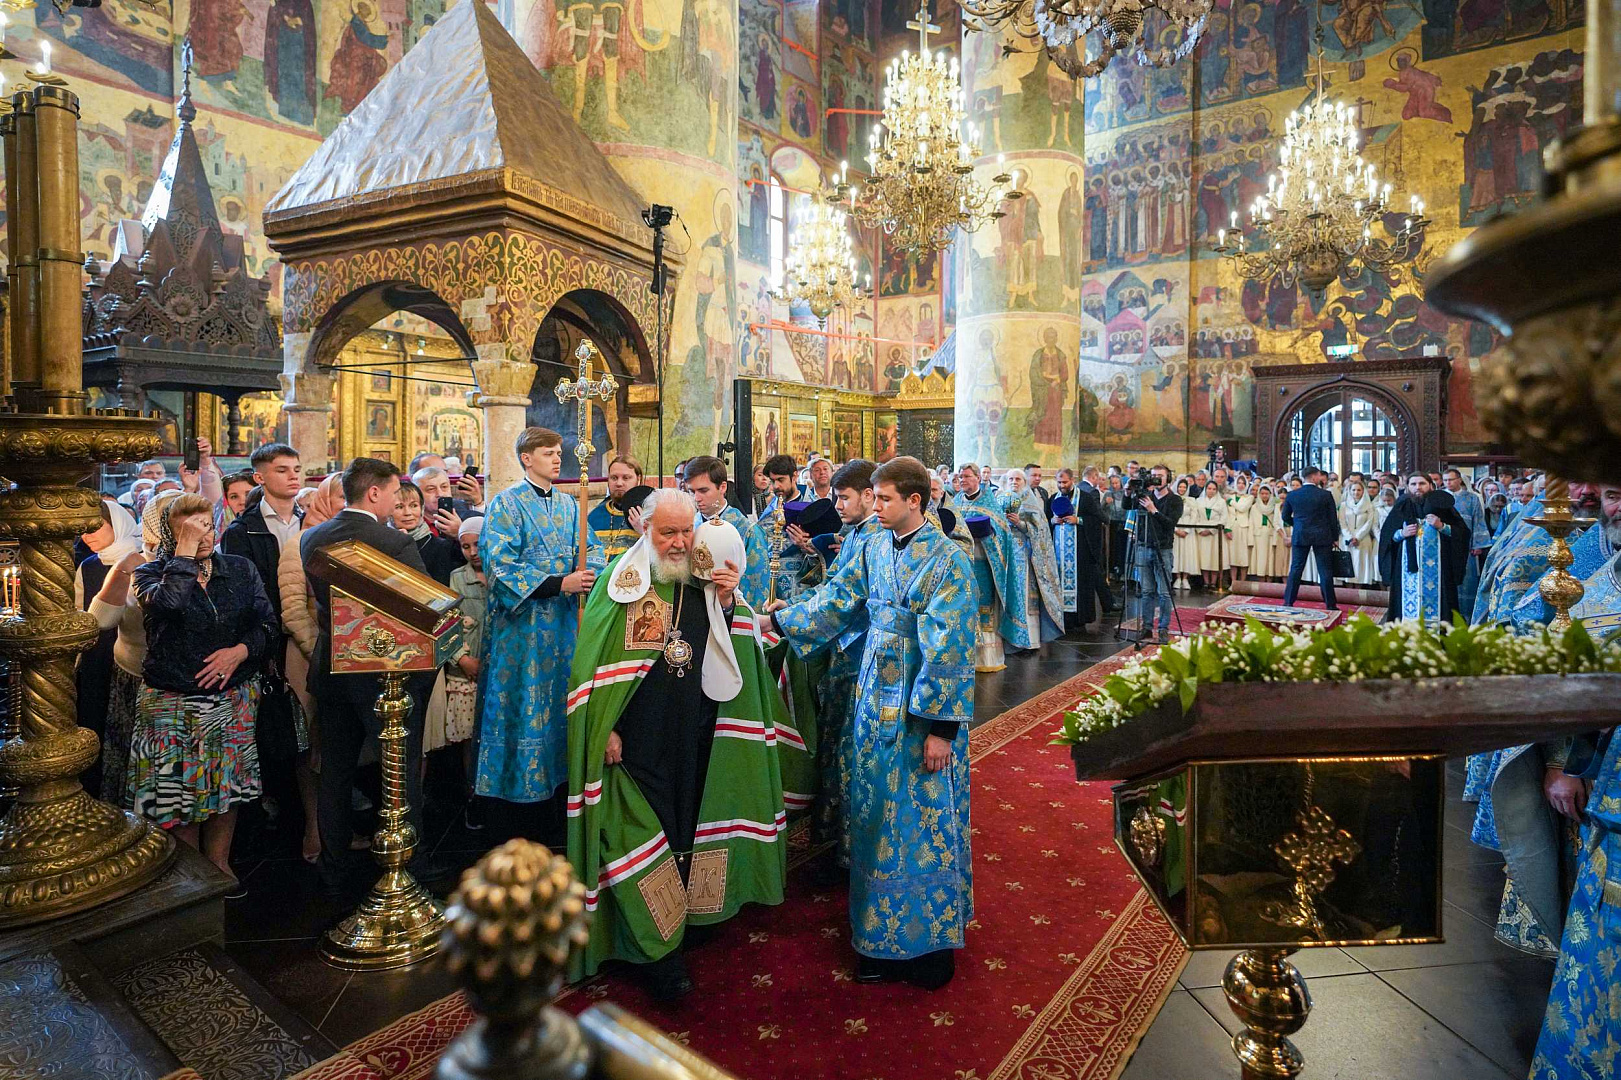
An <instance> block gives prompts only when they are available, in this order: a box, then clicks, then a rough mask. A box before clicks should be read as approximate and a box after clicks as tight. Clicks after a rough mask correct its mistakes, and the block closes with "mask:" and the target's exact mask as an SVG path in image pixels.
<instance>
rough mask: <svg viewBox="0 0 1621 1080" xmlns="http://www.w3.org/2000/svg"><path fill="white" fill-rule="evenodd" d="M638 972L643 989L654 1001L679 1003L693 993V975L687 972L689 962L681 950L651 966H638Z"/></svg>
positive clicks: (661, 958) (656, 961)
mask: <svg viewBox="0 0 1621 1080" xmlns="http://www.w3.org/2000/svg"><path fill="white" fill-rule="evenodd" d="M636 972H637V975H638V976H639V977H640V980H641V984H642V989H644V990H646V991H647V994H648V996H649V997H651V998H652V999H653V1000H654V1001H659V1002H671V1001H679V1000H680V999H681V998H684V997H686V996H687V995H688V994H690V993H692V991H693V982H692V975H691V974H690V973H689V972H688V971H687V960H686V957H685V956H683V955H682V952H681V950H680V949H677V950H676V951H675V952H672V953H670V954H668V955H666V956H663V957H660V958H659V959H657V960H655V961H653V962H652V963H651V964H640V965H638V966H637V968H636Z"/></svg>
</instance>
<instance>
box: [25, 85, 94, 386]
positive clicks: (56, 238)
mask: <svg viewBox="0 0 1621 1080" xmlns="http://www.w3.org/2000/svg"><path fill="white" fill-rule="evenodd" d="M78 125H79V99H78V96H77V95H75V94H74V93H73V92H72V91H70V90H68V89H67V88H65V87H62V86H53V85H50V84H46V85H42V86H36V87H35V88H34V145H35V147H36V155H37V164H38V168H39V181H38V191H39V196H38V198H39V227H38V247H39V252H38V268H37V273H38V274H39V345H38V348H39V355H40V357H41V358H42V359H41V365H40V376H39V377H40V387H41V390H42V393H43V397H44V407H45V411H46V412H53V413H68V412H83V411H84V401H85V400H86V399H85V394H84V375H83V361H84V352H83V345H84V337H83V335H84V299H83V295H82V294H83V291H84V255H83V254H81V253H80V251H79V138H78ZM44 358H49V362H46V361H45V359H44Z"/></svg>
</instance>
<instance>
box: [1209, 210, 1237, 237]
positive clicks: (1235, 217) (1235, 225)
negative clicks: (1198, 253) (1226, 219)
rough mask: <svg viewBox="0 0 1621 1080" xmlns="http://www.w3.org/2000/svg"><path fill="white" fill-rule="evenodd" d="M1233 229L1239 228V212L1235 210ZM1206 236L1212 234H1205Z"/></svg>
mask: <svg viewBox="0 0 1621 1080" xmlns="http://www.w3.org/2000/svg"><path fill="white" fill-rule="evenodd" d="M1232 227H1233V228H1235V229H1236V228H1238V211H1237V210H1234V211H1233V215H1232ZM1205 235H1206V236H1208V235H1210V234H1209V233H1206V234H1205Z"/></svg>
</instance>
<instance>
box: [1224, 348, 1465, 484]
mask: <svg viewBox="0 0 1621 1080" xmlns="http://www.w3.org/2000/svg"><path fill="white" fill-rule="evenodd" d="M1448 370H1449V366H1448V361H1447V360H1446V358H1444V357H1414V358H1412V359H1406V360H1362V361H1358V362H1356V363H1349V364H1288V365H1273V366H1258V367H1256V368H1255V369H1254V374H1255V433H1256V443H1257V445H1256V448H1255V449H1256V457H1257V459H1258V464H1259V467H1260V470H1261V473H1262V475H1265V476H1279V475H1281V474H1282V473H1284V472H1286V471H1288V470H1290V469H1301V468H1304V467H1306V466H1308V465H1317V466H1319V467H1321V468H1323V469H1328V470H1331V471H1334V472H1337V473H1339V474H1340V475H1341V476H1344V475H1345V474H1346V473H1348V472H1369V471H1372V470H1376V469H1383V470H1386V471H1389V470H1401V471H1404V472H1407V471H1412V470H1414V469H1419V468H1434V467H1435V466H1436V464H1437V463H1438V462H1440V460H1441V458H1442V457H1443V456H1444V455H1445V453H1446V428H1445V423H1446V396H1447V394H1446V391H1447V375H1448Z"/></svg>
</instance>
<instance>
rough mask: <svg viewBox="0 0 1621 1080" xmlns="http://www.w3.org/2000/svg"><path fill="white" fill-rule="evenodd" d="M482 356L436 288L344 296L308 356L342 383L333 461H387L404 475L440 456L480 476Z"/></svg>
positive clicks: (331, 436) (377, 288)
mask: <svg viewBox="0 0 1621 1080" xmlns="http://www.w3.org/2000/svg"><path fill="white" fill-rule="evenodd" d="M474 355H475V353H474V348H473V342H472V338H471V336H470V335H469V333H468V331H467V328H466V327H465V325H464V324H463V323H462V321H461V319H460V318H459V317H458V316H457V314H456V312H455V311H454V310H453V309H452V308H451V306H450V305H449V304H448V303H447V302H446V301H445V300H444V299H443V298H442V297H440V296H439V295H438V294H437V293H435V292H433V291H432V290H430V289H425V288H422V287H421V286H419V285H415V284H413V283H410V282H405V281H384V282H378V283H375V284H372V285H367V286H365V287H362V288H360V289H356V290H354V291H353V292H351V293H349V294H347V295H345V296H344V297H342V298H341V299H339V300H338V301H337V302H336V303H335V304H333V305H332V307H331V308H330V309H329V310H328V311H327V312H326V315H325V316H324V317H323V318H322V319H321V321H320V322H319V323H318V324H317V326H316V328H315V330H314V331H313V333H312V336H311V339H310V346H309V352H308V357H309V361H310V362H311V364H312V366H313V367H314V369H315V370H316V371H317V372H319V373H321V374H328V375H331V376H333V377H334V379H335V383H334V388H333V389H334V394H333V400H334V404H335V406H336V407H335V408H334V409H333V411H332V413H331V414H330V418H329V422H328V430H327V441H328V451H329V455H330V457H331V459H332V460H333V461H334V462H343V461H348V460H350V459H352V458H354V457H356V456H366V457H380V458H384V459H386V460H389V461H393V462H394V463H395V464H397V465H400V466H401V467H402V468H403V467H405V466H406V465H408V463H409V462H410V461H411V459H412V457H414V456H415V455H416V454H418V453H420V452H422V451H431V452H433V453H436V454H442V455H444V456H445V457H447V458H452V457H453V458H456V459H458V460H459V461H460V462H461V463H462V465H463V466H464V467H465V468H467V469H468V471H480V470H481V469H482V467H483V466H484V464H485V461H484V454H483V449H484V448H483V441H484V439H483V426H482V421H481V418H480V417H479V415H478V413H477V411H476V410H475V409H473V408H471V407H470V406H469V405H468V404H467V399H466V394H467V391H468V390H471V389H475V388H476V384H475V383H474V381H473V378H472V370H471V368H470V367H469V366H468V364H469V361H470V360H471V359H472V357H473V356H474Z"/></svg>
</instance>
